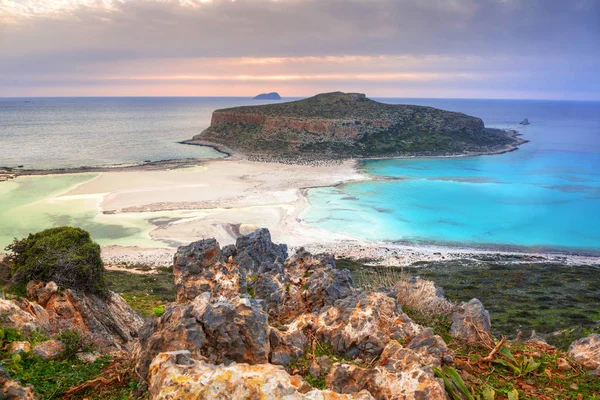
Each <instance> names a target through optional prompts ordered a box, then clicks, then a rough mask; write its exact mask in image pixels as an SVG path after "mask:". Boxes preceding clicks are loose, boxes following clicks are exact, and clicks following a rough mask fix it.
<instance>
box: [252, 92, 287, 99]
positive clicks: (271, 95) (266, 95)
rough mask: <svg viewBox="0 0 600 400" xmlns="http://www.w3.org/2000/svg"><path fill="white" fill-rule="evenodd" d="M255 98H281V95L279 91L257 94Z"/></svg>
mask: <svg viewBox="0 0 600 400" xmlns="http://www.w3.org/2000/svg"><path fill="white" fill-rule="evenodd" d="M254 100H281V96H280V95H279V93H277V92H271V93H261V94H259V95H258V96H255V97H254Z"/></svg>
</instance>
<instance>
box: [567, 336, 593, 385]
mask: <svg viewBox="0 0 600 400" xmlns="http://www.w3.org/2000/svg"><path fill="white" fill-rule="evenodd" d="M568 355H569V357H571V358H572V359H573V361H575V362H576V363H577V364H579V365H580V366H582V367H583V368H585V369H589V370H595V374H596V375H598V376H600V334H592V335H589V336H586V337H584V338H581V339H579V340H576V341H575V342H573V343H571V346H569V351H568Z"/></svg>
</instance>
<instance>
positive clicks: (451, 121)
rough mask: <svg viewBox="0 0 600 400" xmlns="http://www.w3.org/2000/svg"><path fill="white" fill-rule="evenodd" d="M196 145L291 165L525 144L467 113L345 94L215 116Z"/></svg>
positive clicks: (492, 149) (227, 111) (490, 149)
mask: <svg viewBox="0 0 600 400" xmlns="http://www.w3.org/2000/svg"><path fill="white" fill-rule="evenodd" d="M194 140H196V141H205V142H206V141H208V142H212V143H215V144H221V145H224V146H226V147H227V148H230V149H232V150H237V151H240V152H242V153H245V154H248V155H250V156H279V157H288V158H294V157H296V158H298V157H302V158H322V157H324V156H327V157H329V158H347V157H374V156H398V155H452V154H466V153H475V152H480V153H481V152H484V153H488V152H498V151H501V149H505V148H506V149H507V148H510V146H512V145H516V144H519V143H521V142H520V141H519V140H518V139H516V138H514V137H512V136H511V135H507V134H506V133H505V132H503V131H499V130H491V129H485V127H484V124H483V121H482V120H481V119H479V118H474V117H470V116H467V115H465V114H461V113H455V112H449V111H443V110H439V109H435V108H431V107H422V106H413V105H396V104H384V103H379V102H376V101H373V100H371V99H368V98H367V97H366V96H365V95H364V94H359V93H340V92H336V93H325V94H319V95H317V96H314V97H311V98H308V99H304V100H299V101H294V102H287V103H280V104H268V105H261V106H249V107H235V108H228V109H223V110H216V111H215V112H214V113H213V116H212V121H211V126H210V127H209V128H208V129H207V130H205V131H204V132H202V133H201V134H200V135H198V136H196V137H194Z"/></svg>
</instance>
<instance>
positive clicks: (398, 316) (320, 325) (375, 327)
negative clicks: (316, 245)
mask: <svg viewBox="0 0 600 400" xmlns="http://www.w3.org/2000/svg"><path fill="white" fill-rule="evenodd" d="M313 329H314V331H315V333H316V334H317V336H318V337H319V338H320V340H321V341H323V342H326V343H330V344H331V345H332V347H333V349H334V351H335V352H336V353H338V354H342V355H344V356H346V357H348V358H357V357H360V358H367V359H373V358H375V357H377V356H379V355H380V354H381V352H382V351H383V349H384V347H385V346H386V344H387V343H388V342H389V341H390V340H396V339H401V340H407V339H409V338H412V337H414V336H415V335H417V334H418V333H419V332H420V331H421V330H422V329H423V328H422V327H421V326H419V325H418V324H415V323H414V322H413V321H412V320H411V319H410V318H409V317H408V316H407V315H406V314H404V313H403V312H402V307H401V306H400V305H399V304H398V302H397V301H396V300H395V299H394V298H393V297H390V296H387V295H386V294H384V293H377V292H358V293H356V294H354V295H352V296H350V297H347V298H343V299H339V300H337V301H335V303H334V304H333V305H332V306H330V307H326V308H324V309H323V311H322V312H321V313H320V314H319V315H318V317H317V320H316V322H315V323H314V326H313Z"/></svg>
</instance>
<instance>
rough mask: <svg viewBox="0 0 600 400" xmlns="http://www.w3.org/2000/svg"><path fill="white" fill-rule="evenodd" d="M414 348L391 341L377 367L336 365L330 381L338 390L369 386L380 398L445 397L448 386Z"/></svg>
mask: <svg viewBox="0 0 600 400" xmlns="http://www.w3.org/2000/svg"><path fill="white" fill-rule="evenodd" d="M423 365H424V364H423V360H422V359H421V358H420V356H419V355H418V354H416V353H415V352H414V351H412V350H410V349H407V348H404V347H402V345H400V344H399V343H397V342H390V343H389V344H388V345H387V346H386V348H385V350H384V351H383V353H382V354H381V361H380V362H379V365H378V366H376V367H375V368H363V367H360V366H357V365H354V364H345V363H342V364H337V365H334V366H333V368H332V370H331V372H330V373H329V374H328V375H327V385H328V386H329V387H331V388H332V389H333V390H335V391H336V392H338V393H353V392H356V391H359V390H365V389H366V390H367V391H369V393H371V395H373V396H374V397H375V398H377V399H428V400H445V399H446V394H445V392H444V388H443V386H442V385H440V384H439V382H438V381H437V379H436V378H435V377H434V374H433V372H432V371H431V369H430V368H429V367H424V366H423Z"/></svg>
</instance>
